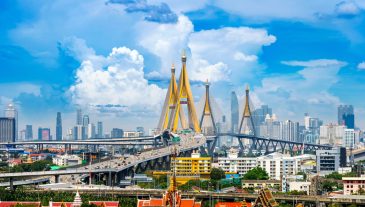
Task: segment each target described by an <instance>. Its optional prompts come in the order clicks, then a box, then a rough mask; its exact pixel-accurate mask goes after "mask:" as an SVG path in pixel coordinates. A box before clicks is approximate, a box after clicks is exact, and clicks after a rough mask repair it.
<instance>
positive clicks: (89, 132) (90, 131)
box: [87, 124, 95, 139]
mask: <svg viewBox="0 0 365 207" xmlns="http://www.w3.org/2000/svg"><path fill="white" fill-rule="evenodd" d="M87 138H89V139H91V138H95V124H88V125H87Z"/></svg>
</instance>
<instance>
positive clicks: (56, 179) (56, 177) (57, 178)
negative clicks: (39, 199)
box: [54, 175, 60, 183]
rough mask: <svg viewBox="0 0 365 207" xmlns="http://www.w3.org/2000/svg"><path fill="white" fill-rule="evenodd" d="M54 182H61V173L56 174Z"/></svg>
mask: <svg viewBox="0 0 365 207" xmlns="http://www.w3.org/2000/svg"><path fill="white" fill-rule="evenodd" d="M54 182H55V183H59V182H60V175H55V176H54Z"/></svg>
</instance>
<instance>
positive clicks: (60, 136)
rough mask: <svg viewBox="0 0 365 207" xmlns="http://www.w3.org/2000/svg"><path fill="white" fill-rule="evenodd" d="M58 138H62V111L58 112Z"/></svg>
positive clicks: (58, 139)
mask: <svg viewBox="0 0 365 207" xmlns="http://www.w3.org/2000/svg"><path fill="white" fill-rule="evenodd" d="M56 140H57V141H60V140H62V117H61V112H57V118H56Z"/></svg>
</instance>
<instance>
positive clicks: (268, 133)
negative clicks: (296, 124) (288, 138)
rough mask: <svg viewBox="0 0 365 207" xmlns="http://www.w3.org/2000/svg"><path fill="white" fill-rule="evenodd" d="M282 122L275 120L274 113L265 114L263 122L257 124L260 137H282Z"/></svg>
mask: <svg viewBox="0 0 365 207" xmlns="http://www.w3.org/2000/svg"><path fill="white" fill-rule="evenodd" d="M281 127H282V124H281V122H280V121H277V118H276V115H275V114H273V115H272V116H270V114H266V118H265V122H264V123H263V124H261V125H260V126H259V130H258V132H259V134H260V136H262V137H267V138H275V139H282V138H283V137H282V129H281Z"/></svg>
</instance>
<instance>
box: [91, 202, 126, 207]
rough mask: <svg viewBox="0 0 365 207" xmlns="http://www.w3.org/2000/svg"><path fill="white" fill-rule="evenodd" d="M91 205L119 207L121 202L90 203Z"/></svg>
mask: <svg viewBox="0 0 365 207" xmlns="http://www.w3.org/2000/svg"><path fill="white" fill-rule="evenodd" d="M89 204H95V205H97V206H102V207H118V206H119V201H89Z"/></svg>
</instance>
